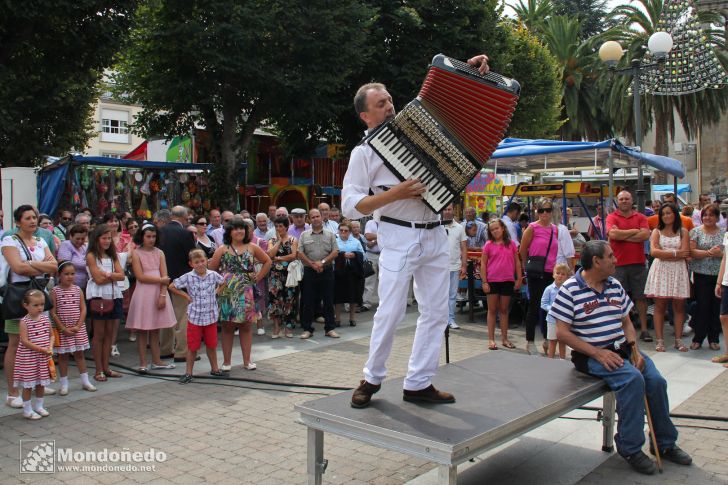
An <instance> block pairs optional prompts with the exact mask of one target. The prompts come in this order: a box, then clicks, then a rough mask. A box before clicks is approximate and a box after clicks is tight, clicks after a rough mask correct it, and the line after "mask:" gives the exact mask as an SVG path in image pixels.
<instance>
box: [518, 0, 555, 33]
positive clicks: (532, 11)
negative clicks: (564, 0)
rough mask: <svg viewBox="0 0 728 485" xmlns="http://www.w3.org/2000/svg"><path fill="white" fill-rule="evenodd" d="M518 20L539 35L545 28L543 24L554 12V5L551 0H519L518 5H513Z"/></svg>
mask: <svg viewBox="0 0 728 485" xmlns="http://www.w3.org/2000/svg"><path fill="white" fill-rule="evenodd" d="M513 10H514V11H515V12H516V18H517V19H518V21H519V22H520V23H521V24H522V25H523V26H524V27H526V28H527V29H528V30H530V31H531V32H533V34H534V35H539V34H540V33H541V32H542V30H543V24H544V22H546V20H547V19H548V18H549V17H551V14H553V11H554V6H553V4H552V3H551V0H527V2H526V3H523V0H518V5H515V6H514V7H513Z"/></svg>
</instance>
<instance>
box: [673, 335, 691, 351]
mask: <svg viewBox="0 0 728 485" xmlns="http://www.w3.org/2000/svg"><path fill="white" fill-rule="evenodd" d="M673 347H675V349H677V350H678V351H679V352H687V351H688V348H687V347H685V344H683V343H682V340H680V339H679V338H678V339H675V345H674V346H673Z"/></svg>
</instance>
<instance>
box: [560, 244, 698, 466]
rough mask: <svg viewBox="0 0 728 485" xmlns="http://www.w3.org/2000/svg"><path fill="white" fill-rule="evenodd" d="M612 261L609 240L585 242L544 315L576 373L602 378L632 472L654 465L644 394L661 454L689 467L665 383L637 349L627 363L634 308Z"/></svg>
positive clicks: (619, 447) (632, 342) (633, 339)
mask: <svg viewBox="0 0 728 485" xmlns="http://www.w3.org/2000/svg"><path fill="white" fill-rule="evenodd" d="M616 262H617V259H616V257H615V256H614V252H613V251H612V249H611V247H610V246H609V243H608V242H606V241H599V240H594V241H589V242H588V243H586V245H585V246H584V249H583V250H582V253H581V266H582V269H581V270H579V272H578V273H577V274H576V275H574V276H573V277H571V278H569V279H568V280H567V281H566V282H565V283H564V284H563V285H562V286H561V289H560V290H559V293H558V295H557V296H556V300H555V301H554V303H553V305H552V306H551V310H550V312H549V315H550V316H552V317H554V318H555V319H556V323H557V330H556V334H557V337H558V339H559V341H561V342H564V343H565V344H566V345H568V346H569V347H571V348H572V349H574V350H573V352H572V358H571V360H572V362H574V366H575V367H576V368H577V370H579V371H581V372H586V373H588V374H591V375H593V376H595V377H599V378H602V379H604V381H605V382H606V384H607V385H608V386H609V388H610V389H612V390H613V391H614V392H615V394H616V397H617V413H618V414H619V422H618V424H617V435H616V436H615V437H614V438H615V442H616V445H617V451H618V452H619V454H620V455H621V456H622V457H624V458H625V459H626V460H627V462H628V463H629V464H630V465H631V466H632V468H634V469H635V470H636V471H638V472H640V473H644V474H646V475H652V474H653V473H655V471H656V467H655V464H654V462H653V461H652V460H651V459H650V458H649V457H648V456H647V455H645V454H644V453H643V452H642V446H643V445H644V442H645V433H644V416H645V405H644V402H645V401H644V396H645V393H646V394H647V400H648V402H649V406H650V411H651V413H652V424H653V429H654V432H655V436H656V440H657V445H658V447H659V449H660V455H661V456H662V457H663V458H665V459H667V460H670V461H672V462H675V463H678V464H680V465H689V464H690V463H692V459H691V458H690V456H689V455H688V454H687V453H685V452H684V451H683V450H681V449H680V447H678V446H677V444H676V440H677V429H675V426H674V425H673V424H672V421H671V420H670V406H669V403H668V399H667V382H666V381H665V379H664V378H663V377H662V375H660V373H659V371H658V370H657V369H656V368H655V365H654V364H653V362H652V360H651V359H650V358H649V357H647V355H645V354H642V353H640V352H639V351H637V352H635V354H636V355H637V357H635V359H636V361H630V357H631V356H632V348H633V347H634V348H635V349H636V347H637V333H636V332H635V329H634V326H633V325H632V320H631V319H630V318H629V311H630V309H631V308H632V306H633V304H632V301H631V300H630V299H629V297H628V296H627V293H626V292H625V291H624V288H622V285H620V284H619V281H617V280H616V279H615V278H612V275H613V274H614V272H615V269H616ZM650 448H651V451H652V452H653V454H654V450H652V446H650Z"/></svg>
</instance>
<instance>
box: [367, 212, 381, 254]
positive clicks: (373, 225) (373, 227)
mask: <svg viewBox="0 0 728 485" xmlns="http://www.w3.org/2000/svg"><path fill="white" fill-rule="evenodd" d="M378 230H379V223H378V222H377V221H375V220H374V219H370V220H368V221H367V225H366V226H364V235H366V234H376V233H377V231H378ZM367 251H369V252H370V253H377V254H378V253H380V252H381V251H382V249H381V248H380V247H379V244H375V245H374V246H372V247H367Z"/></svg>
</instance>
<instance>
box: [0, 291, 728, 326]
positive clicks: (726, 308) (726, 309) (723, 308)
mask: <svg viewBox="0 0 728 485" xmlns="http://www.w3.org/2000/svg"><path fill="white" fill-rule="evenodd" d="M720 286H722V288H721V290H722V293H721V294H720V314H721V315H728V286H726V285H720ZM7 325H8V324H7V323H5V332H6V333H7V332H8V330H7V328H8V327H7Z"/></svg>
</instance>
